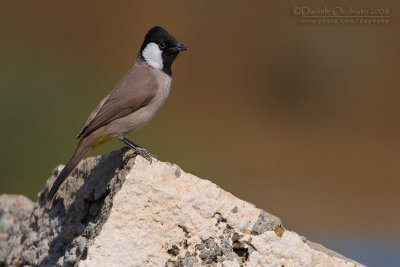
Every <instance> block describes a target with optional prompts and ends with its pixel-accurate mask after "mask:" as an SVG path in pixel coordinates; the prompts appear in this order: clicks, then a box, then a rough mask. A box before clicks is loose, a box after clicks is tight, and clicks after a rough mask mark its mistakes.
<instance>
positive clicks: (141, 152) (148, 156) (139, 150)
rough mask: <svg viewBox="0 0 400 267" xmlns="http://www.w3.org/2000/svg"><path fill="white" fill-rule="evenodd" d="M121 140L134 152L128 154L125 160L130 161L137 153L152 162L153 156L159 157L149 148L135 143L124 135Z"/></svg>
mask: <svg viewBox="0 0 400 267" xmlns="http://www.w3.org/2000/svg"><path fill="white" fill-rule="evenodd" d="M120 140H121V141H122V142H123V143H124V144H125V145H127V146H128V147H130V148H131V149H132V150H133V154H131V155H127V156H126V158H125V162H128V161H129V160H130V159H131V158H133V157H135V156H136V155H140V156H142V157H143V158H145V159H147V160H148V161H149V162H150V163H151V162H152V157H154V158H157V156H155V155H153V154H151V153H150V151H148V150H147V149H144V148H141V147H140V146H139V145H137V144H135V143H134V142H132V141H130V140H128V139H127V138H125V137H122V138H121V139H120Z"/></svg>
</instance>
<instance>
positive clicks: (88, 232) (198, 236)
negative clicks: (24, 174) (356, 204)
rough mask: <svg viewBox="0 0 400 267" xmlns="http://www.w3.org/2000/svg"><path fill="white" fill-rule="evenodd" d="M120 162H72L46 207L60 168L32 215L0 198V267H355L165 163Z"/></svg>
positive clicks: (28, 207)
mask: <svg viewBox="0 0 400 267" xmlns="http://www.w3.org/2000/svg"><path fill="white" fill-rule="evenodd" d="M129 153H130V152H129V151H127V150H126V149H122V150H120V151H115V152H112V153H110V154H108V155H104V156H101V157H94V158H88V159H86V160H84V161H82V162H81V163H80V164H79V165H78V167H77V168H76V169H75V170H74V171H73V173H72V174H71V177H69V178H68V179H67V181H66V183H65V184H64V185H63V186H62V187H61V189H60V192H59V193H58V195H57V196H56V199H55V200H54V201H53V203H52V205H47V204H46V201H45V195H46V193H47V192H48V190H49V186H51V184H52V183H53V181H54V180H55V177H56V175H57V173H58V172H59V171H60V168H57V169H56V170H55V171H54V172H53V175H52V176H51V177H50V178H49V180H48V181H47V183H46V187H45V188H44V190H43V191H42V192H40V193H39V195H38V197H39V198H38V201H37V203H36V204H35V205H34V207H33V204H32V203H31V202H29V201H28V200H24V201H22V202H21V201H20V202H21V203H25V204H23V205H22V204H15V203H17V202H18V201H17V199H23V198H22V197H15V196H7V195H5V196H1V197H0V222H1V224H0V227H1V228H0V234H1V237H2V242H1V244H0V266H22V265H31V266H203V265H204V266H206V265H207V266H362V265H361V264H359V263H357V262H355V261H352V260H349V259H347V258H345V257H343V256H342V255H340V254H337V253H335V252H333V251H330V250H329V249H326V248H324V247H323V246H321V245H319V244H316V243H313V242H310V241H307V240H306V239H305V238H304V237H301V236H299V235H298V234H296V233H295V232H292V231H289V230H287V229H285V228H284V227H283V225H282V222H281V220H280V219H279V218H277V217H275V216H273V215H271V214H269V213H267V212H265V211H263V210H260V209H257V208H256V207H255V206H254V205H253V204H250V203H248V202H245V201H243V200H240V199H238V198H236V197H234V196H233V195H232V194H230V193H228V192H226V191H224V190H222V189H221V188H219V187H218V186H216V185H215V184H213V183H211V182H210V181H208V180H203V179H200V178H197V177H196V176H194V175H191V174H188V173H185V172H184V171H183V170H181V169H180V168H179V167H178V166H176V165H174V164H170V163H164V162H160V161H157V160H153V163H152V164H149V163H148V162H147V161H146V160H145V159H143V158H141V157H136V158H135V159H132V160H130V161H128V163H127V164H124V159H125V156H126V154H129ZM14 207H17V208H14ZM10 210H12V211H13V212H10ZM3 221H4V222H10V221H12V222H14V225H13V224H10V223H5V224H4V223H3ZM3 224H4V225H5V227H3Z"/></svg>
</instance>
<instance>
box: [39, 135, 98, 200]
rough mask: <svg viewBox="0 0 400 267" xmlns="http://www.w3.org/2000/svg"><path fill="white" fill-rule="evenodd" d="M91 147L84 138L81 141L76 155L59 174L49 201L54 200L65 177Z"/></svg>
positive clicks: (48, 198)
mask: <svg viewBox="0 0 400 267" xmlns="http://www.w3.org/2000/svg"><path fill="white" fill-rule="evenodd" d="M90 148H91V146H90V145H88V144H87V143H86V142H84V139H82V140H81V141H80V142H79V144H78V147H77V148H76V150H75V152H74V155H73V156H72V158H71V159H70V160H69V161H68V163H67V165H65V167H64V169H63V170H62V171H61V173H60V174H59V175H58V176H57V179H56V181H55V182H54V184H53V186H52V187H51V189H50V191H49V193H48V194H47V197H46V198H47V201H48V202H50V201H52V200H53V198H54V196H55V195H56V193H57V191H58V189H59V188H60V186H61V185H62V183H63V182H64V181H65V179H67V177H68V175H69V174H70V173H71V172H72V171H73V170H74V169H75V167H76V165H78V163H79V162H80V161H81V160H82V158H83V157H84V156H85V155H86V153H88V152H89V150H90Z"/></svg>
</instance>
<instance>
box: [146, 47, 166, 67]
mask: <svg viewBox="0 0 400 267" xmlns="http://www.w3.org/2000/svg"><path fill="white" fill-rule="evenodd" d="M161 54H162V51H161V49H160V48H159V47H158V45H157V44H156V43H148V44H147V45H146V47H145V48H144V49H143V51H142V56H143V57H144V59H145V60H146V62H147V64H149V65H150V66H153V67H154V68H157V69H162V68H163V67H164V64H163V60H162V56H161Z"/></svg>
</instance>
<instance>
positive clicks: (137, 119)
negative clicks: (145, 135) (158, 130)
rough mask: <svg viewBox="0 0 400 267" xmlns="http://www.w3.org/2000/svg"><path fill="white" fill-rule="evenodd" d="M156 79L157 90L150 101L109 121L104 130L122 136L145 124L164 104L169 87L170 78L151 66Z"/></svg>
mask: <svg viewBox="0 0 400 267" xmlns="http://www.w3.org/2000/svg"><path fill="white" fill-rule="evenodd" d="M151 71H152V72H153V74H154V77H155V78H156V79H157V83H158V90H157V93H156V95H155V97H154V98H153V99H152V101H151V102H150V103H149V104H148V105H146V106H144V107H142V108H140V109H138V110H136V111H135V112H133V113H131V114H129V115H127V116H125V117H122V118H119V119H116V120H114V121H112V122H110V123H109V124H108V125H107V126H106V127H107V130H106V132H107V133H108V135H109V137H111V138H118V137H122V136H124V135H126V134H129V133H131V132H134V131H136V130H138V129H140V128H142V127H143V126H145V125H146V124H147V123H148V122H149V121H150V120H151V119H152V118H153V117H154V116H155V115H156V114H157V113H158V112H159V111H160V109H161V107H162V106H163V105H164V103H165V101H166V99H167V97H168V94H169V89H170V87H171V81H172V78H171V77H170V76H169V75H167V74H166V73H164V72H163V71H161V70H159V69H156V68H152V70H151Z"/></svg>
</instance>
